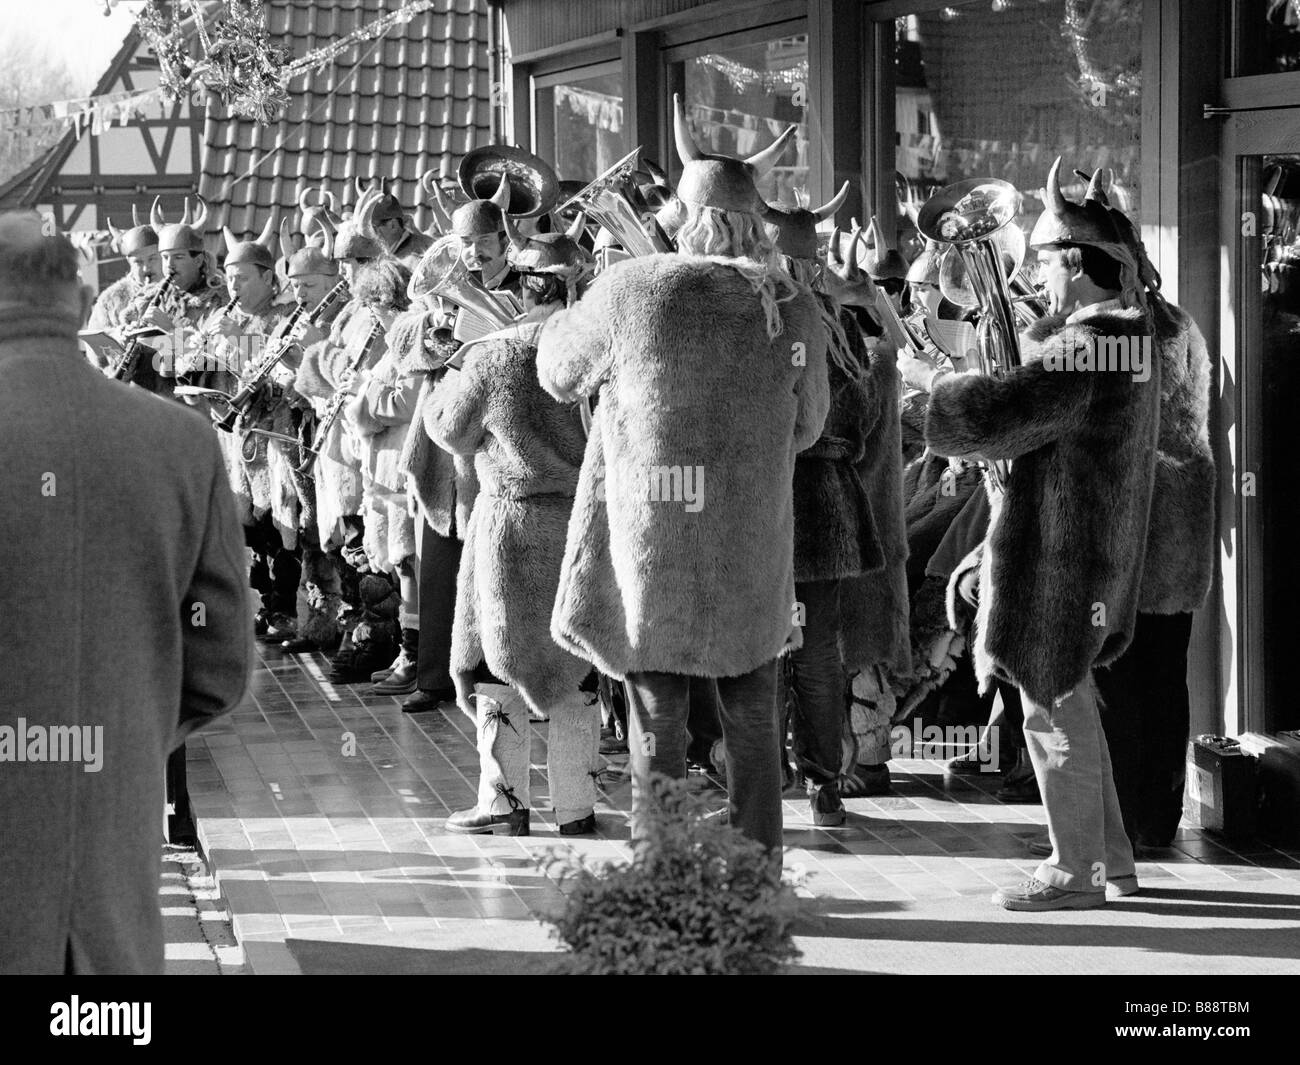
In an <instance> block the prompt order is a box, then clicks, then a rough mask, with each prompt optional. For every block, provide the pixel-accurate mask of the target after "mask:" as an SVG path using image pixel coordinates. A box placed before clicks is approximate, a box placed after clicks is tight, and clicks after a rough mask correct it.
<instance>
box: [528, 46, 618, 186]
mask: <svg viewBox="0 0 1300 1065" xmlns="http://www.w3.org/2000/svg"><path fill="white" fill-rule="evenodd" d="M536 114H537V121H538V126H539V128H538V131H537V133H538V136H537V145H538V149H539V151H540V153H541V155H542V157H543V158H545V159H547V160H548V161H550V162H552V163H553V165H554V167H555V171H556V173H557V174H558V175H559V177H560V178H561V179H563V180H572V181H581V182H584V183H585V182H588V181H591V180H592V179H593V178H595V177H596V176H597V175H598V174H600V173H602V172H603V171H605V170H607V169H608V168H609V167H611V166H613V165H614V163H616V162H618V160H619V159H621V158H622V157H623V156H624V155H626V154H627V152H628V149H627V147H626V146H625V140H626V137H625V134H624V131H623V79H622V76H621V75H620V74H619V73H618V72H617V71H616V70H615V71H609V72H605V73H599V74H591V75H588V76H585V77H582V76H575V77H571V78H568V79H566V80H564V81H562V82H553V83H551V84H549V85H545V86H542V87H539V88H538V90H537V109H536Z"/></svg>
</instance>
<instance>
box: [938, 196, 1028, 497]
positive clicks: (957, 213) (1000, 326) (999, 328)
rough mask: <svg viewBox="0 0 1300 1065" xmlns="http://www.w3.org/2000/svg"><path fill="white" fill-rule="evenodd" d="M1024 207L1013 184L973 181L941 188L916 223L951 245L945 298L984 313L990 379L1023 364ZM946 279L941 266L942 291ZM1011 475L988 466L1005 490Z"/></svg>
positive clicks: (979, 331) (982, 348)
mask: <svg viewBox="0 0 1300 1065" xmlns="http://www.w3.org/2000/svg"><path fill="white" fill-rule="evenodd" d="M1020 202H1021V198H1020V193H1019V191H1017V189H1016V187H1015V186H1014V185H1012V184H1011V183H1010V182H1008V181H1000V180H998V179H996V178H972V179H971V180H969V181H959V182H957V183H956V184H955V185H949V186H947V187H946V188H943V189H940V190H939V191H938V192H936V193H935V194H934V195H933V196H931V197H930V199H928V200H927V201H926V202H925V204H924V205H923V206H922V207H921V210H920V212H919V213H918V215H917V219H916V228H917V231H918V232H919V233H920V234H921V235H922V236H923V237H927V238H928V239H930V240H933V241H935V242H936V243H938V244H947V245H949V248H948V250H947V252H945V261H946V260H948V259H952V260H953V262H952V263H951V265H949V267H948V281H949V285H948V290H947V291H944V295H945V296H947V297H948V298H949V299H952V300H953V301H954V302H956V303H964V304H965V305H966V306H978V308H979V312H980V313H979V322H978V324H977V325H976V327H975V351H974V353H973V354H974V358H975V364H976V366H977V367H978V369H979V371H980V372H981V373H983V374H987V375H989V376H991V377H1001V376H1002V375H1003V374H1004V373H1006V371H1007V370H1009V369H1011V368H1012V367H1015V366H1019V365H1020V338H1019V335H1018V331H1017V328H1016V309H1015V303H1014V302H1013V301H1012V296H1011V289H1010V284H1009V281H1010V279H1011V278H1012V277H1015V276H1016V274H1017V273H1018V271H1019V270H1020V266H1021V262H1022V261H1023V259H1024V243H1025V236H1024V233H1023V232H1022V231H1021V230H1020V229H1019V227H1018V226H1016V225H1015V221H1014V220H1015V217H1016V215H1018V214H1019V213H1020ZM1017 234H1019V241H1018V242H1017V240H1016V235H1017ZM1017 247H1019V249H1020V251H1019V255H1018V256H1017V255H1016V254H1015V253H1016V249H1017ZM943 279H944V265H943V263H941V264H940V285H941V288H942V284H943ZM958 296H960V297H962V298H961V299H958V298H957V297H958ZM1009 470H1010V467H1009V466H1008V464H1007V463H1006V462H1005V461H997V462H992V463H989V476H990V478H991V479H992V481H993V483H994V484H995V485H996V486H997V487H999V488H1003V487H1005V486H1006V479H1007V474H1008V472H1009Z"/></svg>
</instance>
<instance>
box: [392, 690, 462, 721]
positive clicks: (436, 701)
mask: <svg viewBox="0 0 1300 1065" xmlns="http://www.w3.org/2000/svg"><path fill="white" fill-rule="evenodd" d="M455 701H456V689H455V688H454V687H452V686H451V685H448V686H447V687H445V688H439V689H438V690H437V691H425V690H424V689H423V688H417V689H416V690H415V691H414V692H412V693H411V695H410V696H409V697H408V698H407V699H406V701H405V702H403V703H402V713H404V714H422V713H424V712H425V711H426V710H437V709H438V707H439V706H441V705H442V704H443V703H454V702H455Z"/></svg>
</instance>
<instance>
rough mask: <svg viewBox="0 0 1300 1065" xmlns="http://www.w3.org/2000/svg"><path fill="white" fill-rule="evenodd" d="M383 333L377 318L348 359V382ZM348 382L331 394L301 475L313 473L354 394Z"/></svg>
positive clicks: (317, 425) (304, 461)
mask: <svg viewBox="0 0 1300 1065" xmlns="http://www.w3.org/2000/svg"><path fill="white" fill-rule="evenodd" d="M383 335H384V326H383V323H382V322H380V321H379V320H378V319H376V320H375V323H374V325H372V326H371V327H370V332H369V333H368V334H366V339H365V342H364V343H363V344H362V345H361V347H360V348H358V349H357V353H356V355H354V356H353V357H352V358H351V359H350V360H349V361H348V364H347V367H346V368H345V370H344V373H343V376H344V378H346V379H347V383H350V381H351V378H352V376H353V375H354V374H356V373H357V372H358V371H360V369H361V367H362V365H363V364H364V363H365V361H366V359H368V358H369V357H370V353H371V352H372V351H373V350H374V347H375V343H376V342H377V341H378V340H379V338H380V337H381V336H383ZM347 383H345V384H343V385H341V386H340V387H339V388H338V389H337V390H336V391H335V393H334V395H332V396H330V401H329V403H328V405H327V406H326V407H325V413H324V414H322V415H321V418H320V421H319V422H318V423H317V424H316V436H315V438H314V439H313V441H312V446H311V447H310V448H308V451H307V457H306V458H305V459H303V461H302V464H301V465H300V466H299V467H298V470H297V472H298V475H299V476H300V477H306V476H308V475H309V474H310V473H311V471H312V467H314V466H315V465H316V459H317V458H318V457H319V456H320V453H321V450H322V449H323V448H324V447H325V442H326V440H328V438H329V433H330V430H331V429H332V428H334V423H335V422H336V421H337V420H338V416H339V415H340V414H341V413H342V412H343V404H344V403H346V402H347V401H348V398H349V397H350V396H351V394H352V393H350V392H349V391H348V390H347Z"/></svg>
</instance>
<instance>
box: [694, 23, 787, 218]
mask: <svg viewBox="0 0 1300 1065" xmlns="http://www.w3.org/2000/svg"><path fill="white" fill-rule="evenodd" d="M706 47H711V48H713V49H714V50H712V51H708V52H705V53H704V54H702V55H694V56H689V57H686V56H681V57H680V58H679V57H677V56H674V58H679V62H678V63H677V67H678V69H677V70H676V71H674V74H675V77H674V78H673V83H674V85H680V86H681V87H682V89H683V95H682V99H683V101H684V102H685V105H686V113H687V116H688V117H689V118H690V121H691V128H692V130H693V131H694V133H695V139H696V142H697V143H698V144H699V145H700V147H701V148H702V149H703V150H704V151H706V152H710V153H716V154H718V155H732V156H739V157H741V158H744V157H746V156H749V155H753V154H754V153H755V152H757V151H759V150H760V149H762V148H766V147H767V146H768V145H769V144H771V143H772V142H773V141H774V140H775V139H776V138H777V136H778V135H779V134H781V133H782V132H784V131H785V129H786V128H787V127H789V126H791V125H797V126H798V127H799V132H798V133H797V134H796V135H795V144H794V145H792V146H791V147H789V148H787V149H786V152H785V156H784V157H783V158H782V159H781V161H780V162H779V163H778V164H777V166H776V167H775V168H774V169H773V170H772V172H771V173H770V174H769V175H768V176H767V177H765V178H764V179H763V180H761V181H759V183H758V191H759V192H760V193H761V194H762V195H763V197H764V198H765V199H766V200H767V201H768V202H769V203H785V204H794V203H796V202H798V201H797V198H796V192H795V190H796V189H797V190H799V192H800V193H802V192H803V190H804V189H805V188H806V187H807V184H808V157H809V146H808V124H807V121H806V111H807V106H808V99H807V96H808V35H807V34H802V33H801V34H795V35H792V36H788V37H781V38H777V39H774V40H766V41H755V42H753V43H746V44H738V45H735V46H718V45H716V44H712V43H710V44H706ZM672 165H673V167H674V169H676V168H677V167H678V166H679V164H678V161H677V160H676V159H673V160H672Z"/></svg>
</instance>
